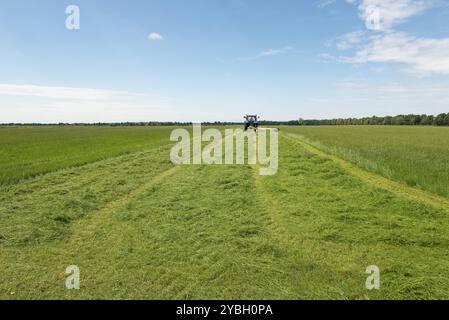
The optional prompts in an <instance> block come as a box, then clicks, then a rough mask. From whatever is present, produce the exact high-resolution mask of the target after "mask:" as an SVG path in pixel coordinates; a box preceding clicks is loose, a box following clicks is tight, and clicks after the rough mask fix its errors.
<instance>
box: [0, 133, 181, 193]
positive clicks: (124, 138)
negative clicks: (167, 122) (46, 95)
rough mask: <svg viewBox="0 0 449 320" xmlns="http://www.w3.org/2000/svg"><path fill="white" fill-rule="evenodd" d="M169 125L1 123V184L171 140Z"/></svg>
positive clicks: (156, 145)
mask: <svg viewBox="0 0 449 320" xmlns="http://www.w3.org/2000/svg"><path fill="white" fill-rule="evenodd" d="M172 129H173V128H169V127H94V126H54V127H53V126H51V127H22V126H20V127H9V126H6V127H5V126H4V127H1V126H0V151H1V152H0V185H1V184H12V183H16V182H18V181H20V180H22V179H25V178H29V177H33V176H36V175H39V174H44V173H48V172H52V171H55V170H59V169H63V168H67V167H71V166H80V165H84V164H87V163H90V162H93V161H98V160H101V159H106V158H109V157H112V156H118V155H121V154H126V153H130V152H134V151H139V150H144V149H148V148H153V147H159V146H161V145H163V144H168V143H169V137H170V131H171V130H172Z"/></svg>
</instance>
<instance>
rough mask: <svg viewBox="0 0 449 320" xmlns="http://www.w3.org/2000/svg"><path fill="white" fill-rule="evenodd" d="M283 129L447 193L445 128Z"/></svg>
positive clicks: (448, 164)
mask: <svg viewBox="0 0 449 320" xmlns="http://www.w3.org/2000/svg"><path fill="white" fill-rule="evenodd" d="M283 130H285V131H288V132H292V133H295V134H299V135H302V136H303V137H304V139H306V140H307V141H309V142H310V143H312V144H313V145H315V146H317V147H319V148H320V149H322V150H324V151H327V152H330V153H333V154H336V155H338V156H341V157H342V158H344V159H346V160H349V161H351V162H353V163H355V164H357V165H359V166H361V167H363V168H365V169H367V170H370V171H373V172H376V173H379V174H381V175H383V176H385V177H387V178H391V179H394V180H397V181H400V182H403V183H405V184H407V185H409V186H413V187H417V188H422V189H424V190H427V191H430V192H433V193H435V194H438V195H441V196H445V197H448V196H449V183H448V181H449V148H448V147H447V146H448V145H449V128H446V127H404V126H402V127H398V126H396V127H395V126H391V127H389V126H339V127H326V126H323V127H284V128H283Z"/></svg>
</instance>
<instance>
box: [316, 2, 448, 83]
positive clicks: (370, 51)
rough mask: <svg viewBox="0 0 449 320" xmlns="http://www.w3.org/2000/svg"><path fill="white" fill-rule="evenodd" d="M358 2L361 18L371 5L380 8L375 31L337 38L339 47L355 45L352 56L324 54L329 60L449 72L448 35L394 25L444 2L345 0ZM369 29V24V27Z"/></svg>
mask: <svg viewBox="0 0 449 320" xmlns="http://www.w3.org/2000/svg"><path fill="white" fill-rule="evenodd" d="M346 2H347V3H350V4H354V5H357V7H358V10H359V15H360V18H361V19H363V20H364V21H365V22H366V20H367V19H368V20H369V19H370V16H369V15H370V12H372V11H371V9H370V8H373V7H375V8H378V9H379V18H380V21H379V28H377V30H376V31H381V32H372V31H369V30H367V31H355V32H349V33H347V34H345V35H343V36H341V37H339V38H337V39H336V41H335V43H336V44H335V46H336V48H337V49H338V50H348V49H353V48H355V49H356V52H355V54H354V55H353V56H340V57H334V56H332V55H325V56H324V55H322V56H321V58H323V57H326V59H325V60H326V61H332V60H334V61H339V62H344V63H349V64H353V65H361V64H366V63H370V62H372V63H397V64H403V65H405V66H406V68H405V71H406V72H409V73H412V74H415V75H417V76H426V75H434V74H440V75H449V38H440V39H435V38H423V37H416V36H413V35H411V34H408V33H404V32H397V31H395V30H394V26H396V25H398V24H400V23H403V22H405V21H408V20H409V19H410V18H412V17H414V16H416V15H418V14H420V13H422V12H424V11H425V10H427V9H429V8H431V7H435V6H439V5H442V3H441V2H439V1H437V0H346ZM369 29H370V28H369Z"/></svg>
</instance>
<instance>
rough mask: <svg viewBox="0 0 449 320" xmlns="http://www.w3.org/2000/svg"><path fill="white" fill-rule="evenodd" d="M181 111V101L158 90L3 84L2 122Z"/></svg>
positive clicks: (160, 116)
mask: <svg viewBox="0 0 449 320" xmlns="http://www.w3.org/2000/svg"><path fill="white" fill-rule="evenodd" d="M177 109H178V110H177ZM178 114H179V103H177V102H176V101H174V100H173V99H170V98H166V97H161V96H158V95H154V94H141V93H131V92H126V91H114V90H100V89H91V88H72V87H56V86H39V85H16V84H0V122H1V123H10V122H13V123H19V122H23V123H28V122H42V123H58V122H67V123H73V122H122V121H145V120H148V121H153V120H155V121H157V120H159V121H162V120H164V119H171V118H174V117H175V116H177V115H178Z"/></svg>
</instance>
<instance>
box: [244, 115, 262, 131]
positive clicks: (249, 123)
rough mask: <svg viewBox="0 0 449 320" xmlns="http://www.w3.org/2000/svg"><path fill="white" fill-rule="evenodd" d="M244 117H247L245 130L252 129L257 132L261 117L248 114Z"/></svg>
mask: <svg viewBox="0 0 449 320" xmlns="http://www.w3.org/2000/svg"><path fill="white" fill-rule="evenodd" d="M243 118H244V119H245V131H248V129H252V130H254V131H256V132H257V130H258V128H259V117H258V116H257V115H246V116H244V117H243Z"/></svg>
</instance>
